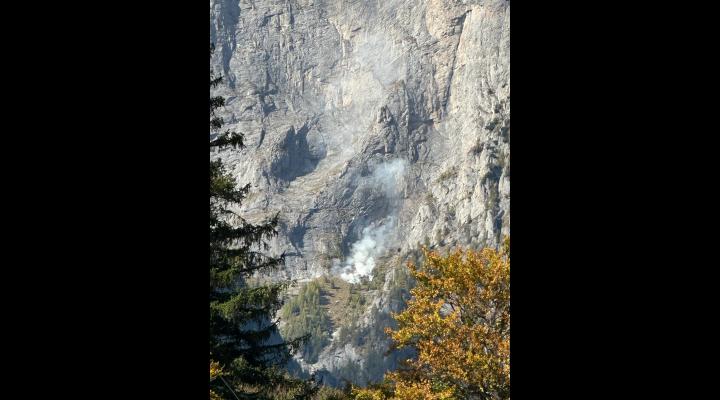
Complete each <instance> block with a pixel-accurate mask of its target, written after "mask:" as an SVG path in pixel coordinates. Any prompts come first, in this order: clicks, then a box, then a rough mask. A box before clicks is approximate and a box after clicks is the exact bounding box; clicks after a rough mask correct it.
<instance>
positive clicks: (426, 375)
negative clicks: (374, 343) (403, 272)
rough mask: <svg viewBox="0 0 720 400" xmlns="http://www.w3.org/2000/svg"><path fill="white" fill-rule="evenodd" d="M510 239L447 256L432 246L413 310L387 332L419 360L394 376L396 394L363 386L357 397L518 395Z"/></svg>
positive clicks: (416, 272)
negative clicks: (513, 387) (513, 391)
mask: <svg viewBox="0 0 720 400" xmlns="http://www.w3.org/2000/svg"><path fill="white" fill-rule="evenodd" d="M509 247H510V241H509V238H508V239H506V240H505V242H504V244H503V248H502V250H501V251H496V250H495V249H491V248H485V249H482V250H480V251H477V252H475V251H462V250H456V251H454V252H452V253H450V254H448V255H447V256H441V255H440V254H438V253H436V252H430V251H428V250H427V249H424V250H423V252H424V254H425V264H424V266H423V268H422V269H420V268H418V267H416V266H414V265H412V264H409V265H408V267H409V269H410V271H411V273H412V275H413V277H414V278H415V279H416V280H417V286H416V287H415V288H414V289H413V290H412V291H411V294H412V299H411V300H410V301H409V302H408V307H407V309H406V310H405V311H403V312H402V313H400V314H397V315H394V317H395V319H396V320H397V322H398V328H397V330H392V329H387V333H388V334H389V335H390V336H391V338H392V339H393V341H394V342H395V345H396V346H397V347H398V348H402V347H412V348H414V349H416V351H417V359H413V360H407V361H406V363H405V368H401V369H400V370H398V371H395V372H391V373H388V374H387V375H386V378H388V380H390V381H392V382H394V395H393V396H392V397H391V396H385V395H384V394H383V393H382V392H380V391H378V390H374V389H358V390H355V391H354V392H353V395H354V397H355V399H362V400H385V399H388V398H392V399H402V400H405V399H407V400H417V399H427V400H441V399H442V400H449V399H464V398H481V399H509V398H510V254H509Z"/></svg>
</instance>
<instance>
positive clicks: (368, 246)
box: [335, 159, 407, 283]
mask: <svg viewBox="0 0 720 400" xmlns="http://www.w3.org/2000/svg"><path fill="white" fill-rule="evenodd" d="M406 165H407V162H406V161H405V160H402V159H396V160H392V161H390V162H386V163H382V164H380V165H379V166H377V167H376V168H375V169H374V171H373V173H372V175H371V176H370V177H369V182H368V183H369V184H370V185H372V186H373V187H374V189H375V190H379V191H383V192H384V193H385V196H386V199H387V201H389V202H390V205H391V210H390V212H389V214H390V215H389V216H388V217H387V218H385V219H384V220H382V221H381V222H380V223H379V224H376V225H375V224H372V225H370V226H367V227H365V228H364V229H363V230H362V236H361V238H360V240H358V241H356V242H355V243H353V244H352V246H351V247H350V256H349V257H348V258H347V259H346V260H345V263H344V265H343V266H340V265H338V264H336V266H335V271H336V272H339V273H340V277H341V278H342V279H344V280H345V281H347V282H350V283H358V282H359V281H360V278H362V277H368V278H369V279H371V280H372V271H373V269H375V260H376V259H377V258H378V257H379V256H381V255H382V253H383V252H384V251H385V249H387V248H388V247H389V244H390V243H392V242H393V241H394V240H395V237H394V233H395V228H396V225H397V224H396V221H397V218H396V216H395V214H396V212H397V209H396V208H397V207H396V204H397V199H398V197H399V194H400V190H399V188H400V185H401V183H402V179H403V176H404V174H405V167H406Z"/></svg>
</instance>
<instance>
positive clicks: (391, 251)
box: [210, 0, 510, 380]
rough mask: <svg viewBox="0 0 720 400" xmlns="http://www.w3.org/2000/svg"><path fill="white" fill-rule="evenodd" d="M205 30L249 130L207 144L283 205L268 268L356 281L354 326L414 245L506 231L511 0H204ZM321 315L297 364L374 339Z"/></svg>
mask: <svg viewBox="0 0 720 400" xmlns="http://www.w3.org/2000/svg"><path fill="white" fill-rule="evenodd" d="M210 36H211V41H212V42H214V43H215V44H216V47H217V51H216V52H215V54H214V56H213V59H212V60H211V66H212V67H213V68H214V69H215V70H216V71H218V72H221V73H222V75H223V76H224V77H225V81H224V83H223V85H222V86H221V87H220V88H219V89H218V90H217V93H218V94H220V95H223V96H225V97H226V102H227V107H226V108H225V110H224V114H223V117H224V119H225V121H226V123H227V125H226V127H227V128H230V129H234V130H235V131H238V132H243V133H244V134H245V135H246V144H247V148H246V149H245V150H242V151H234V150H225V151H222V152H220V153H215V154H211V156H212V157H218V156H219V157H222V158H223V160H224V161H225V162H226V163H227V165H228V166H229V167H230V168H231V169H232V170H233V171H234V173H235V174H236V176H237V177H238V183H239V184H245V183H251V184H252V185H253V189H252V194H251V195H250V197H249V198H248V199H247V200H246V202H245V204H244V205H243V209H242V213H243V215H244V216H247V217H248V219H250V220H253V219H258V220H260V219H263V218H267V217H270V216H272V215H274V214H275V213H278V212H279V213H280V230H281V232H280V235H279V236H278V237H277V239H276V240H274V241H273V243H272V251H273V252H277V253H280V252H285V253H286V255H287V265H286V267H285V268H283V269H281V270H279V271H277V272H276V273H275V276H274V278H283V279H286V278H292V279H297V280H300V281H301V282H302V281H308V280H312V279H316V278H318V277H320V276H333V277H336V279H338V278H341V279H343V280H344V281H347V282H350V283H353V284H355V286H357V288H358V290H360V292H361V294H362V296H363V298H366V299H367V303H366V307H365V308H366V309H365V311H364V314H363V315H364V317H362V318H360V320H359V321H356V322H357V323H358V324H359V325H357V324H356V326H355V329H361V328H362V326H365V327H366V328H367V327H373V326H374V325H377V324H379V323H380V322H379V321H378V318H380V319H384V318H385V316H386V315H387V313H388V312H389V311H390V310H391V309H393V307H394V308H396V309H397V308H398V307H399V306H397V305H396V306H393V305H392V304H391V303H393V301H392V300H393V299H392V296H391V295H390V292H392V288H393V282H394V280H393V279H394V278H393V277H394V276H395V275H396V273H395V268H394V267H393V266H394V265H395V266H399V265H400V264H402V262H403V261H404V260H405V259H406V258H407V256H408V255H409V254H411V253H412V252H413V251H414V250H416V249H417V248H418V246H419V245H421V244H428V245H431V246H437V247H446V246H454V245H462V246H465V247H480V246H483V245H490V246H496V245H497V244H498V243H499V241H500V240H501V236H502V235H508V234H509V233H510V2H509V1H505V0H488V1H481V0H476V1H473V0H454V1H453V0H364V1H363V0H262V1H261V0H254V1H253V0H240V1H238V0H232V1H231V0H212V1H211V2H210ZM366 278H370V279H373V280H375V279H380V280H381V282H375V284H374V285H373V284H372V283H368V282H367V281H366ZM344 281H343V282H344ZM362 282H364V283H362ZM338 283H339V284H340V285H341V286H342V285H343V284H344V283H342V282H340V281H339V279H338ZM337 286H338V285H335V287H337ZM351 286H352V285H351ZM373 287H374V288H373ZM334 290H336V289H330V286H328V289H327V290H326V294H327V296H326V297H332V294H333V293H335V292H333V291H334ZM338 290H339V289H338ZM396 294H397V293H396ZM401 297H402V296H401ZM372 307H375V309H374V310H372ZM333 312H334V311H333V310H330V313H331V314H332V313H333ZM335 325H337V321H336V324H335ZM330 328H331V329H334V330H335V331H334V332H333V335H332V336H331V339H332V340H331V341H330V345H328V346H327V347H326V348H325V349H324V350H323V353H321V356H320V358H319V361H317V362H315V363H312V364H311V363H308V362H305V361H304V360H302V359H299V360H298V362H299V365H301V366H302V367H303V368H304V369H305V370H306V371H314V370H325V371H330V372H331V373H330V375H333V372H332V371H338V370H339V369H341V368H342V366H343V365H345V364H347V362H348V361H357V362H358V363H360V364H361V369H362V368H363V365H365V364H363V363H367V360H368V357H370V356H369V355H368V352H367V351H363V348H365V349H366V350H367V347H368V346H367V345H365V346H362V345H358V344H357V343H355V344H353V343H350V342H341V341H339V339H337V336H338V331H337V329H339V327H338V326H334V327H330ZM378 340H379V339H378ZM382 362H384V363H385V365H386V366H387V365H390V364H392V363H393V362H394V361H392V360H390V361H388V360H387V359H385V360H384V361H382ZM382 362H381V363H382ZM343 363H345V364H343ZM388 363H389V364H388ZM365 366H366V365H365ZM335 377H337V374H336V373H335ZM375 378H377V376H368V377H367V379H371V380H372V379H375Z"/></svg>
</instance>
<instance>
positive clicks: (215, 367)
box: [210, 360, 224, 400]
mask: <svg viewBox="0 0 720 400" xmlns="http://www.w3.org/2000/svg"><path fill="white" fill-rule="evenodd" d="M223 374H224V372H223V369H222V367H221V366H220V363H219V362H217V361H213V360H210V381H212V380H214V379H215V378H217V377H219V376H221V375H223ZM210 400H222V397H220V395H219V394H217V393H215V392H214V391H213V390H212V389H210Z"/></svg>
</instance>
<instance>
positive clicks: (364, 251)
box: [340, 217, 395, 283]
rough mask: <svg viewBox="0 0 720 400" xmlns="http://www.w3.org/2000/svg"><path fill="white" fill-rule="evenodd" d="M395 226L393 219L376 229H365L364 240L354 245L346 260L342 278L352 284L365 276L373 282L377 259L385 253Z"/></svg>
mask: <svg viewBox="0 0 720 400" xmlns="http://www.w3.org/2000/svg"><path fill="white" fill-rule="evenodd" d="M394 226H395V220H394V218H392V217H391V218H389V219H388V221H387V222H386V223H383V224H381V225H380V226H378V227H376V228H374V229H373V227H366V228H365V229H363V235H362V238H361V239H360V240H358V241H357V242H355V243H353V245H352V249H351V250H352V252H351V254H350V257H348V258H347V260H345V266H344V268H343V272H342V273H341V274H340V277H341V278H342V279H344V280H346V281H347V282H350V283H358V282H360V278H362V277H364V276H366V277H368V278H370V280H372V271H373V269H375V258H377V257H378V256H380V255H381V254H382V252H383V251H385V245H386V244H387V239H388V235H389V233H390V231H391V230H392V229H393V228H394Z"/></svg>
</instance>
